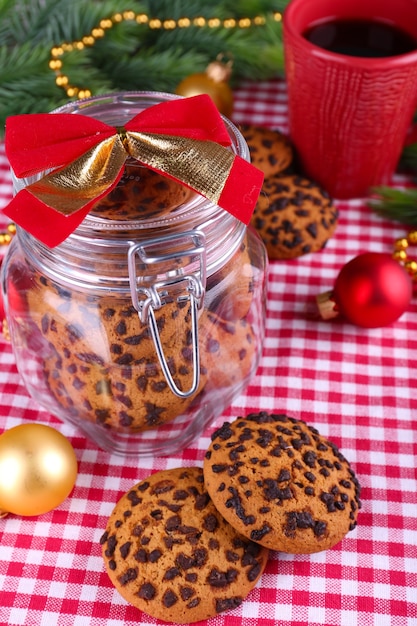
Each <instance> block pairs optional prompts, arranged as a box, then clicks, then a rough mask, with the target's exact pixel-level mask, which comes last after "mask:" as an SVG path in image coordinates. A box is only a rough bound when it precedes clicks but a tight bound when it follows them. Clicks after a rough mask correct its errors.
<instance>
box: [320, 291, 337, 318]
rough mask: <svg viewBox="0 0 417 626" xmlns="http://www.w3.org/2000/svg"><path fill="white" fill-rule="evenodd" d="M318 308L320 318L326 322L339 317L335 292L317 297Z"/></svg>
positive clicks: (327, 292)
mask: <svg viewBox="0 0 417 626" xmlns="http://www.w3.org/2000/svg"><path fill="white" fill-rule="evenodd" d="M316 303H317V308H318V311H319V313H320V316H321V317H322V319H324V320H331V319H333V318H334V317H338V315H339V311H338V310H337V309H336V302H335V300H334V299H333V291H325V292H324V293H319V294H318V295H317V296H316Z"/></svg>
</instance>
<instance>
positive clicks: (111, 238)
mask: <svg viewBox="0 0 417 626" xmlns="http://www.w3.org/2000/svg"><path fill="white" fill-rule="evenodd" d="M175 97H177V96H174V95H171V94H162V93H145V92H143V93H142V92H135V93H121V94H112V95H111V96H103V97H96V98H91V99H89V100H83V101H79V102H76V103H71V104H68V105H65V106H64V107H61V109H58V112H66V113H68V112H71V113H74V114H78V113H81V114H84V115H89V116H92V117H95V118H97V119H100V120H101V121H103V122H106V123H107V124H112V125H114V126H120V125H122V124H124V123H126V121H127V120H129V119H131V118H132V117H133V116H134V115H136V114H137V113H139V112H140V111H141V110H143V109H145V108H147V107H149V106H151V105H153V104H157V103H158V102H161V101H164V100H169V99H172V98H175ZM224 122H225V124H226V127H227V130H228V132H229V135H230V138H231V141H232V147H231V149H232V150H233V151H234V152H235V153H236V154H238V155H240V156H241V157H243V158H244V159H246V160H249V150H248V147H247V145H246V143H245V141H244V139H243V137H242V136H241V134H240V133H239V131H238V130H237V129H236V128H235V126H234V125H233V124H232V123H231V122H230V121H228V120H227V119H224ZM32 180H33V179H31V180H25V181H24V182H23V184H22V181H18V183H19V184H20V185H21V186H24V185H27V184H28V183H29V182H32ZM16 184H17V183H16ZM266 269H267V257H266V252H265V248H264V245H263V243H262V242H261V240H260V238H259V237H258V235H257V234H256V233H255V232H254V231H253V230H252V229H251V228H247V227H245V225H244V224H243V223H241V222H240V221H238V220H237V219H236V218H235V217H233V216H232V215H230V214H229V213H227V212H226V211H224V210H223V209H221V208H219V207H218V206H216V205H214V204H212V203H211V202H209V201H207V200H206V199H205V198H203V197H202V196H200V195H198V194H196V193H195V192H193V191H191V190H190V189H188V188H186V187H184V186H182V185H180V184H179V183H177V182H175V181H173V180H171V179H169V178H167V177H163V176H162V175H160V174H158V173H156V172H153V171H151V170H149V169H148V168H146V167H143V166H141V165H140V163H139V162H137V161H133V160H132V161H131V160H128V161H127V162H126V166H125V170H124V173H123V176H122V178H121V180H120V182H119V183H118V185H117V187H116V188H115V189H113V191H111V192H110V194H109V195H107V196H106V197H105V198H104V199H101V200H100V201H98V202H97V203H96V205H95V206H94V207H93V209H92V210H91V211H90V213H89V215H88V216H87V217H86V218H85V219H84V221H83V222H82V223H81V225H80V226H79V227H78V228H77V229H76V230H75V231H74V233H73V234H71V235H70V236H69V237H68V238H67V239H66V240H65V241H64V242H63V243H61V244H59V245H58V246H56V247H55V248H49V247H47V246H46V245H44V244H42V243H41V242H40V241H39V240H38V239H36V238H34V237H33V236H32V235H30V234H29V233H28V232H27V231H25V230H23V229H21V228H17V233H16V236H15V238H14V239H13V241H12V243H11V245H10V246H9V250H8V252H7V255H6V258H5V260H4V262H3V267H2V289H3V297H4V301H5V310H6V318H7V322H8V326H9V332H10V337H11V341H12V345H13V350H14V354H15V357H16V363H17V367H18V370H19V372H20V374H21V376H22V378H23V381H24V384H25V385H26V387H27V389H28V392H29V393H30V394H31V396H32V397H33V398H34V399H35V400H36V401H37V402H38V403H39V404H40V405H41V406H42V407H43V408H44V409H46V410H47V411H48V412H50V413H52V414H54V415H56V416H57V417H58V418H59V419H61V420H63V421H65V422H69V423H71V424H73V425H75V426H76V427H78V428H80V429H81V430H82V431H83V432H84V433H85V434H86V435H87V436H89V437H90V438H91V439H92V440H93V441H94V442H95V443H96V444H97V445H98V446H99V447H101V448H102V449H104V450H107V451H109V452H112V453H118V454H125V455H128V454H132V455H136V454H142V455H167V454H172V453H175V452H178V451H180V450H182V449H183V448H184V447H185V446H187V445H188V444H189V443H190V442H191V441H192V440H193V439H194V438H195V437H196V436H198V435H200V434H201V433H202V431H203V430H204V429H205V428H206V427H207V426H208V424H209V423H210V422H211V421H212V420H213V419H214V418H215V417H217V416H219V415H221V413H222V412H223V411H224V409H225V408H226V407H227V406H228V405H230V404H231V402H232V401H233V399H234V398H235V397H237V396H238V395H239V394H240V393H241V392H242V391H243V390H244V389H245V387H246V386H247V384H248V382H249V380H250V379H251V377H252V375H253V374H254V372H255V370H256V369H257V366H258V363H259V359H260V356H261V351H262V344H263V339H264V323H265V301H266V297H265V293H266Z"/></svg>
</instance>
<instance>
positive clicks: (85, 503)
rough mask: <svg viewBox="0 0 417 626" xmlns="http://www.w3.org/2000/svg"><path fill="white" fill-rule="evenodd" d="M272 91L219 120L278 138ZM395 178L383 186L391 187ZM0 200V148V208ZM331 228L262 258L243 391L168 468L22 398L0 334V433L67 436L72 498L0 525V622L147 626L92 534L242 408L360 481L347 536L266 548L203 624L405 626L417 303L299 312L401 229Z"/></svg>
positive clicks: (280, 104) (413, 561)
mask: <svg viewBox="0 0 417 626" xmlns="http://www.w3.org/2000/svg"><path fill="white" fill-rule="evenodd" d="M286 106H287V102H286V93H285V88H284V85H283V84H282V83H281V82H279V81H271V82H265V83H256V84H250V83H245V84H244V85H242V86H241V87H240V89H239V90H237V91H236V93H235V114H234V121H235V122H237V123H239V122H251V123H254V124H258V125H264V126H269V127H271V128H279V129H281V130H283V131H287V115H286ZM406 182H407V181H405V180H403V179H402V178H401V177H399V176H396V177H395V178H394V181H393V184H395V185H397V186H400V185H402V184H405V183H406ZM10 195H11V183H10V177H9V174H8V167H7V162H6V159H5V157H4V150H3V148H1V151H0V205H4V204H5V203H6V202H7V200H8V199H9V198H10ZM338 206H339V208H340V223H339V226H338V229H337V231H336V234H335V235H334V237H333V238H332V239H331V240H330V241H329V243H328V245H327V247H326V248H325V249H324V250H322V251H321V252H318V253H315V254H311V255H307V256H304V257H302V258H300V259H297V260H293V261H281V262H273V263H271V267H270V277H269V302H268V318H267V325H266V326H267V336H266V342H265V350H264V355H263V359H262V361H261V365H260V367H259V370H258V372H257V375H256V376H255V378H254V379H253V381H252V383H251V385H250V387H249V388H248V389H247V391H246V393H244V394H243V395H242V396H241V397H239V398H238V399H237V400H236V401H235V402H234V404H233V406H231V407H230V408H229V409H228V410H227V411H225V413H224V414H223V415H219V416H218V418H217V420H216V421H215V423H214V424H213V425H212V427H210V428H209V429H208V430H207V431H206V432H204V433H203V434H202V435H201V437H200V438H199V439H197V440H196V441H195V442H194V443H193V445H192V446H190V447H189V448H187V449H186V450H184V452H183V453H182V454H179V455H178V456H175V457H170V458H153V459H143V460H142V459H140V458H139V459H132V458H126V459H123V458H121V457H119V456H112V455H110V454H108V453H106V452H102V451H100V450H98V449H97V447H96V446H95V445H94V444H93V443H90V442H89V441H87V440H86V439H85V438H84V436H82V435H81V434H80V433H79V432H77V431H76V430H75V429H73V428H71V427H70V426H67V425H63V424H61V423H60V422H59V421H58V420H57V419H56V418H55V417H53V416H51V415H49V414H47V413H46V412H44V411H42V410H40V409H39V408H38V407H37V406H36V404H35V403H34V402H33V401H32V400H30V398H29V397H28V395H27V392H26V390H25V388H24V387H23V385H22V383H21V381H20V379H19V376H18V374H17V372H16V368H15V364H14V359H13V355H12V351H11V347H10V345H9V344H8V343H7V342H6V341H5V340H4V339H0V352H1V354H0V394H1V395H0V399H1V402H0V404H1V406H0V432H2V431H3V430H6V429H8V428H11V427H12V426H16V425H17V424H21V423H22V422H28V421H39V422H42V423H46V424H50V425H52V426H53V427H55V428H57V429H58V430H60V431H61V432H62V433H63V434H64V435H66V436H67V437H68V438H69V439H70V441H71V442H72V444H73V446H74V449H75V452H76V454H77V457H78V460H79V474H78V478H77V482H76V485H75V488H74V491H73V493H72V494H71V496H70V497H69V498H68V499H67V500H66V501H65V502H64V503H63V504H62V505H61V506H59V507H58V508H57V509H55V510H54V511H52V512H50V513H47V514H45V515H42V516H39V517H35V518H19V517H17V516H14V515H10V516H8V517H7V518H5V519H3V520H0V625H1V626H3V625H6V624H7V625H8V626H17V625H24V626H122V625H124V626H141V625H145V624H162V623H163V622H159V621H158V620H155V619H153V618H151V617H149V616H147V615H145V614H142V613H141V612H139V611H138V610H137V609H135V608H133V607H131V606H129V605H128V604H127V603H126V602H125V601H124V600H123V599H122V598H121V596H120V595H119V594H118V593H117V592H116V591H115V589H114V588H113V587H112V585H111V583H110V581H109V579H108V577H107V574H106V573H105V571H104V564H103V561H102V558H101V549H100V546H99V538H100V536H101V534H102V532H103V529H104V527H105V525H106V522H107V518H108V516H109V515H110V513H111V511H112V509H113V507H114V504H115V503H116V501H117V500H118V499H119V497H120V496H121V495H122V494H123V493H124V492H125V491H127V490H128V489H129V488H130V487H131V486H132V485H133V484H135V483H136V482H138V481H139V480H141V479H143V478H145V477H146V475H148V474H149V473H150V472H151V471H154V470H159V469H163V468H168V467H176V466H179V465H182V466H187V465H195V464H198V465H201V463H202V460H203V455H204V451H205V450H206V448H207V446H208V444H209V438H210V433H211V432H212V430H213V429H214V428H215V427H217V426H219V425H220V424H221V423H222V422H223V421H224V419H228V418H234V417H235V416H238V415H245V414H246V413H248V412H249V411H258V410H261V409H263V410H268V411H275V412H286V413H288V414H289V415H291V416H294V417H297V418H303V419H304V420H306V421H307V422H309V423H310V424H312V425H314V426H315V427H316V428H318V429H319V430H320V432H321V433H322V434H323V435H326V436H328V437H330V438H331V439H333V441H334V442H335V443H336V444H337V445H338V446H339V447H340V449H341V451H342V452H343V453H344V454H345V456H346V457H347V458H348V459H349V460H350V461H351V463H352V465H353V467H354V469H355V471H356V473H357V475H358V477H359V480H360V482H361V484H362V501H363V508H362V510H361V512H360V515H359V523H358V526H357V528H356V529H355V530H354V531H353V532H351V533H349V534H348V535H347V536H346V538H345V539H344V540H343V541H342V542H341V543H340V544H339V545H337V546H336V547H335V548H333V549H331V550H328V551H326V552H321V553H318V554H313V555H310V556H292V555H284V554H274V555H273V557H272V558H271V559H270V561H269V563H268V566H267V569H266V571H265V573H264V574H263V576H262V578H261V580H260V581H259V583H258V585H257V587H256V588H255V589H254V590H253V591H252V592H251V593H250V595H249V597H248V598H247V600H246V601H245V602H244V603H243V604H242V605H241V606H240V607H239V608H237V609H235V610H234V611H231V612H228V613H225V614H222V615H220V616H218V617H216V618H213V619H211V620H208V621H207V622H203V623H204V624H207V626H223V625H224V626H256V625H258V624H259V625H261V624H262V626H290V625H291V626H319V625H320V626H323V625H325V626H332V625H335V626H416V625H417V470H416V466H417V299H416V298H414V300H413V302H412V304H411V306H410V308H409V310H408V311H407V312H406V313H405V314H404V315H403V316H402V317H401V319H400V320H399V321H398V322H396V323H395V324H394V325H393V326H391V327H387V328H379V329H372V330H364V329H361V328H358V327H355V326H352V325H350V324H349V323H347V322H340V321H338V322H323V321H317V320H313V319H310V318H309V316H308V314H307V313H306V311H307V309H308V308H309V304H310V303H311V301H312V300H314V297H315V295H316V294H318V293H321V292H322V291H327V290H328V289H331V288H332V286H333V284H334V280H335V278H336V276H337V273H338V272H339V270H340V268H341V267H342V266H343V265H344V264H345V263H346V262H347V261H349V260H350V259H351V258H353V257H354V256H356V255H357V254H359V253H361V252H363V251H368V250H371V251H384V252H388V253H389V252H391V250H392V244H393V241H394V239H396V238H397V237H400V236H403V235H404V234H406V230H405V228H404V227H403V226H401V225H400V224H396V223H394V222H391V221H388V220H383V219H381V218H380V217H378V216H377V215H376V214H374V213H373V212H371V211H370V210H369V209H368V208H367V207H366V204H365V202H364V201H360V200H355V201H350V202H343V203H338Z"/></svg>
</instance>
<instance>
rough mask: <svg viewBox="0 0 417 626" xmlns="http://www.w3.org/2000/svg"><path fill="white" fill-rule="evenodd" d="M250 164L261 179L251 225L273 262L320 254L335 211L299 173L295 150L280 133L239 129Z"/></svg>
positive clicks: (250, 127) (247, 127) (322, 192)
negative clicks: (315, 253)
mask: <svg viewBox="0 0 417 626" xmlns="http://www.w3.org/2000/svg"><path fill="white" fill-rule="evenodd" d="M239 129H240V131H241V133H242V135H243V136H244V138H245V139H246V142H247V144H248V146H249V150H250V154H251V161H252V163H253V165H255V166H256V167H257V168H258V169H260V170H261V171H262V172H263V173H264V175H265V180H264V184H263V188H262V192H261V195H260V197H259V200H258V203H257V206H256V208H255V211H254V213H253V216H252V226H253V227H254V228H255V230H257V231H258V233H259V235H260V237H261V239H262V240H263V242H264V243H265V246H266V249H267V251H268V256H269V258H270V259H271V260H273V259H293V258H296V257H299V256H301V255H304V254H308V253H310V252H316V251H318V250H321V249H322V248H324V246H325V245H326V243H327V241H328V240H329V239H330V237H331V236H332V235H333V233H334V231H335V229H336V226H337V220H338V211H337V209H336V208H335V206H334V205H333V202H332V200H331V198H330V197H329V195H328V193H327V192H326V191H325V190H324V189H322V188H321V187H320V186H319V185H317V184H316V183H315V182H313V181H311V180H308V179H307V178H305V177H304V176H301V175H300V174H299V173H294V172H295V170H296V169H297V168H296V166H295V159H294V148H293V146H292V144H291V142H290V140H289V139H288V137H286V136H285V135H284V134H283V133H281V132H279V131H277V130H271V129H269V128H264V127H262V126H254V125H251V124H242V125H241V126H240V127H239Z"/></svg>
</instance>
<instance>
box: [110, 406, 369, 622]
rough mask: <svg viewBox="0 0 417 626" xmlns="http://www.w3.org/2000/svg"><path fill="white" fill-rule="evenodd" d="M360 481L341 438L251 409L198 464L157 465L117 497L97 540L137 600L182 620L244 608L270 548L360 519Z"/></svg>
mask: <svg viewBox="0 0 417 626" xmlns="http://www.w3.org/2000/svg"><path fill="white" fill-rule="evenodd" d="M359 495H360V486H359V483H358V480H357V478H356V476H355V474H354V471H353V470H352V468H351V466H350V464H349V462H348V461H347V460H346V458H345V457H344V456H343V455H342V454H341V452H340V451H339V450H338V448H337V447H336V446H335V444H334V443H332V442H330V441H328V440H327V439H325V438H324V437H322V436H321V435H320V434H319V432H318V431H317V430H316V429H315V428H313V427H311V426H308V425H307V424H306V423H305V422H303V421H301V420H297V419H294V418H291V417H288V416H287V415H283V414H269V413H265V412H260V413H254V414H250V415H248V416H247V417H246V418H242V417H238V418H237V419H236V420H234V421H233V422H231V423H229V422H226V423H224V424H223V426H222V427H221V428H219V429H218V430H216V431H215V432H214V433H213V435H212V440H211V444H210V446H209V448H208V450H207V452H206V454H205V458H204V464H203V468H199V467H187V468H176V469H168V470H164V471H160V472H156V473H154V474H152V475H151V476H150V477H149V478H147V479H146V480H143V481H141V482H140V483H139V484H137V485H135V486H134V487H132V489H130V490H129V491H128V492H127V493H126V494H125V495H124V496H123V497H122V498H121V499H120V500H119V502H118V503H117V504H116V506H115V508H114V510H113V513H112V514H111V516H110V518H109V521H108V524H107V528H106V530H105V532H104V534H103V536H102V538H101V545H102V551H103V558H104V561H105V564H106V569H107V572H108V575H109V577H110V579H111V581H112V582H113V584H114V585H115V587H116V588H117V589H118V591H119V592H120V593H121V595H122V596H123V597H124V598H125V599H126V600H127V601H128V602H130V603H131V604H133V605H134V606H136V607H137V608H139V609H141V610H143V611H144V612H146V613H148V614H149V615H151V616H153V617H155V618H158V619H162V620H164V621H170V622H174V623H177V624H186V623H191V622H196V621H199V620H204V619H208V618H210V617H213V616H215V615H217V614H219V613H221V612H223V611H226V610H230V609H233V608H236V607H238V606H239V605H240V604H241V603H242V602H243V601H244V599H245V597H246V596H247V595H248V594H249V592H250V591H251V589H252V588H253V587H254V586H255V585H256V583H257V582H258V580H259V578H260V577H261V575H262V573H263V571H264V569H265V567H266V565H267V560H268V554H269V551H270V550H274V551H279V552H287V553H299V554H309V553H313V552H318V551H321V550H326V549H329V548H332V547H333V546H335V545H336V544H337V543H339V541H341V540H342V539H343V537H344V536H345V535H346V534H347V533H348V532H349V531H350V530H352V529H353V528H355V526H356V522H357V515H358V510H359V508H360V506H361V504H360V500H359Z"/></svg>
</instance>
